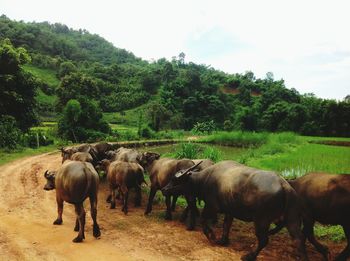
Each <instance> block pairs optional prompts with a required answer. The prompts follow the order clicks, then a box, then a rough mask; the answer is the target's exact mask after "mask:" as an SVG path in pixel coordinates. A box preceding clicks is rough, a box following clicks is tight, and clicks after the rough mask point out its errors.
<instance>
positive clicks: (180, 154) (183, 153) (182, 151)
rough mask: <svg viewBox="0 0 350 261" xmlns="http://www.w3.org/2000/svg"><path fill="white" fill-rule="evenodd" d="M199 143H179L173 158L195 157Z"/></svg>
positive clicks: (197, 153)
mask: <svg viewBox="0 0 350 261" xmlns="http://www.w3.org/2000/svg"><path fill="white" fill-rule="evenodd" d="M199 150H200V148H199V145H197V144H194V143H191V142H188V143H181V146H180V148H179V149H177V150H176V152H175V158H177V159H183V158H187V159H196V158H198V155H199Z"/></svg>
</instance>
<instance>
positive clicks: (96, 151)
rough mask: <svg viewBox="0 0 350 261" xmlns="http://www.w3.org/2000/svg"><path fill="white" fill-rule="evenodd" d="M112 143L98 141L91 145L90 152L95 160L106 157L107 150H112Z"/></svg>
mask: <svg viewBox="0 0 350 261" xmlns="http://www.w3.org/2000/svg"><path fill="white" fill-rule="evenodd" d="M113 148H114V147H113V145H112V144H110V143H107V142H99V143H97V144H94V145H91V151H90V154H91V155H92V157H93V158H94V160H95V161H101V160H103V159H105V158H107V153H108V151H111V150H113Z"/></svg>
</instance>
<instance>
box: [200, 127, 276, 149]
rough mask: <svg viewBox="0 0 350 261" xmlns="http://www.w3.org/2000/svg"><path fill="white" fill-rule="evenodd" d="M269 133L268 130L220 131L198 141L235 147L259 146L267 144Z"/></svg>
mask: <svg viewBox="0 0 350 261" xmlns="http://www.w3.org/2000/svg"><path fill="white" fill-rule="evenodd" d="M268 137H269V134H268V133H266V132H262V133H257V132H242V131H233V132H224V131H220V132H217V133H214V134H211V135H209V136H206V137H202V138H200V139H199V140H198V142H204V143H214V144H219V145H225V146H234V147H258V146H261V145H262V144H265V143H266V142H267V140H268Z"/></svg>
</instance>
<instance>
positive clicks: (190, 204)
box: [181, 197, 198, 230]
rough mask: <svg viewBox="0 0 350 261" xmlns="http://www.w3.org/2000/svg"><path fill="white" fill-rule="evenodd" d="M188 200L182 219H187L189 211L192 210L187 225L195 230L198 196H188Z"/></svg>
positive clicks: (189, 228)
mask: <svg viewBox="0 0 350 261" xmlns="http://www.w3.org/2000/svg"><path fill="white" fill-rule="evenodd" d="M186 200H187V207H186V209H185V210H184V213H182V216H181V219H182V220H186V218H187V213H188V211H190V222H189V224H188V226H187V230H193V229H194V227H195V226H196V216H197V215H198V209H197V206H196V198H194V197H186Z"/></svg>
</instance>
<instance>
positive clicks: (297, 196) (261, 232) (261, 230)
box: [44, 143, 350, 261]
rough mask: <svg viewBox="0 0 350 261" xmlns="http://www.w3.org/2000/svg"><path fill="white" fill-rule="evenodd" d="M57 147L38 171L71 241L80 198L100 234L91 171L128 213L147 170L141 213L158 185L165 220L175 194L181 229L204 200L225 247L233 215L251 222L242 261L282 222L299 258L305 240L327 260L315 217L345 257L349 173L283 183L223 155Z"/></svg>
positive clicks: (349, 249)
mask: <svg viewBox="0 0 350 261" xmlns="http://www.w3.org/2000/svg"><path fill="white" fill-rule="evenodd" d="M61 152H62V166H61V167H60V168H59V169H58V170H57V171H52V170H47V171H46V172H45V174H44V177H45V178H46V180H47V183H46V185H45V187H44V189H45V190H52V189H55V190H56V201H57V211H58V217H57V219H56V220H55V221H54V224H55V225H60V224H62V212H63V202H64V201H66V202H68V203H71V204H74V206H75V212H76V225H75V228H74V230H75V231H79V233H78V236H77V237H76V238H75V239H73V242H82V241H83V239H84V226H85V210H84V207H83V202H84V200H85V199H86V198H89V200H90V204H91V217H92V219H93V235H94V237H99V236H100V235H101V233H100V229H99V225H98V224H97V198H98V186H99V175H98V171H104V172H105V173H106V176H107V181H108V184H109V188H110V195H109V196H108V198H107V202H109V203H110V207H111V208H115V199H116V197H121V200H122V203H123V207H122V210H123V212H124V213H125V214H127V213H128V195H129V190H130V189H134V190H135V192H136V197H135V206H140V205H141V194H142V193H141V186H142V184H146V185H148V184H147V183H146V181H145V179H144V173H147V174H148V175H149V180H150V184H149V186H150V192H149V198H148V203H147V207H146V210H145V215H148V214H150V213H151V211H152V203H153V199H154V197H155V194H156V192H157V191H158V190H161V191H162V193H163V195H164V196H165V203H166V213H165V219H167V220H170V219H172V212H173V211H174V210H175V207H176V200H177V198H178V197H179V196H184V197H185V199H186V201H187V207H186V208H185V209H184V211H183V214H182V216H181V221H185V220H186V219H187V217H188V216H189V219H190V220H189V222H188V226H187V229H188V230H193V229H194V227H195V224H196V217H197V216H199V210H198V208H197V202H198V201H199V202H201V201H203V202H204V208H203V210H202V211H201V214H200V221H201V227H202V230H203V233H204V235H205V236H206V237H207V238H208V240H209V241H210V242H211V243H212V244H218V245H227V244H228V242H229V234H230V230H231V225H232V222H233V219H234V218H236V219H239V220H243V221H246V222H253V224H254V228H255V235H256V237H257V240H258V244H257V247H256V248H255V249H252V251H251V252H249V253H247V254H246V255H244V256H243V257H242V260H255V259H256V257H257V256H258V255H259V252H260V251H261V250H262V249H263V248H264V247H265V246H266V245H267V244H268V240H269V235H272V234H275V233H277V232H278V231H279V230H281V229H282V228H283V227H286V229H287V231H288V233H289V235H290V236H291V239H292V240H293V243H294V245H295V249H296V254H297V256H298V258H299V259H301V260H308V257H307V253H306V248H305V243H306V239H307V240H309V241H310V243H311V244H313V245H314V247H315V248H316V250H317V251H318V252H320V254H321V255H322V256H323V258H324V260H329V258H330V252H329V250H328V248H327V247H326V246H324V245H322V244H321V243H320V242H319V241H317V240H316V238H315V236H314V224H315V222H320V223H322V224H330V225H341V226H342V227H343V230H344V233H345V236H346V238H347V246H346V247H345V249H344V250H343V251H342V252H341V253H340V254H338V255H337V257H336V258H335V260H337V261H340V260H347V259H348V258H349V256H350V175H347V174H327V173H309V174H306V175H305V176H303V177H300V178H297V179H294V180H288V181H286V180H285V179H284V178H282V177H281V176H280V175H278V174H276V173H275V172H271V171H264V170H260V169H255V168H251V167H248V166H245V165H242V164H239V163H237V162H234V161H230V160H227V161H221V162H218V163H216V164H214V162H212V161H211V160H208V159H198V160H190V159H173V158H160V155H159V154H158V153H153V152H140V151H137V150H136V149H130V148H124V147H117V148H116V146H115V145H112V144H109V143H98V144H94V145H92V144H83V145H80V146H76V147H70V148H61ZM219 213H221V214H223V215H224V220H223V232H222V235H221V237H220V238H217V237H216V236H215V233H214V231H213V230H212V228H211V227H210V223H209V221H214V222H215V221H217V215H218V214H219ZM271 224H275V227H274V228H273V229H270V225H271Z"/></svg>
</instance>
